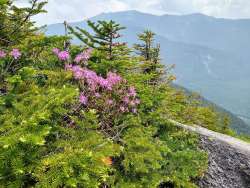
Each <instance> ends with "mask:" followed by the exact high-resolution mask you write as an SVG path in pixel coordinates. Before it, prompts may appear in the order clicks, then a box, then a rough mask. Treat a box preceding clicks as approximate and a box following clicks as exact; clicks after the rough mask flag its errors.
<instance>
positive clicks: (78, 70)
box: [65, 64, 123, 91]
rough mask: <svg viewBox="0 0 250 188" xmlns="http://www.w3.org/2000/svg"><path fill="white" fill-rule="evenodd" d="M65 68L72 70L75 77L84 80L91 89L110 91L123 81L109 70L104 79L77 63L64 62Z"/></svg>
mask: <svg viewBox="0 0 250 188" xmlns="http://www.w3.org/2000/svg"><path fill="white" fill-rule="evenodd" d="M65 69H66V70H70V71H72V72H73V75H74V78H75V79H77V80H81V81H84V83H86V84H87V85H88V87H89V88H90V90H91V91H95V90H98V89H106V90H110V91H111V90H112V87H113V86H115V85H117V84H118V83H121V82H122V81H123V79H122V78H121V77H120V76H119V75H117V74H115V73H111V72H109V73H108V75H107V78H106V79H104V78H103V77H101V76H98V75H97V74H96V72H94V71H92V70H89V69H87V68H82V67H80V66H79V65H70V64H66V65H65Z"/></svg>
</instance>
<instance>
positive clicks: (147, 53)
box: [134, 30, 164, 82]
mask: <svg viewBox="0 0 250 188" xmlns="http://www.w3.org/2000/svg"><path fill="white" fill-rule="evenodd" d="M154 37H155V33H154V32H152V31H150V30H145V31H144V32H143V33H141V34H139V35H138V39H139V40H140V41H141V42H142V43H140V44H135V45H134V49H135V51H136V53H137V54H138V55H139V56H140V57H141V58H142V62H143V64H142V68H143V72H144V73H145V74H152V77H153V78H152V80H151V81H153V82H158V81H159V79H160V78H161V76H162V74H163V73H164V69H163V65H161V62H160V45H159V44H156V45H155V44H154Z"/></svg>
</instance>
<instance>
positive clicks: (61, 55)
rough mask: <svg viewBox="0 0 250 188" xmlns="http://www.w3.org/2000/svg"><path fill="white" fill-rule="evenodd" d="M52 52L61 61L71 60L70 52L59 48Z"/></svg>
mask: <svg viewBox="0 0 250 188" xmlns="http://www.w3.org/2000/svg"><path fill="white" fill-rule="evenodd" d="M52 51H53V53H54V54H55V55H57V57H58V59H59V60H61V61H67V60H69V58H70V55H69V52H68V51H60V50H59V49H58V48H54V49H53V50H52Z"/></svg>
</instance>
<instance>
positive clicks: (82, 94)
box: [79, 93, 88, 105]
mask: <svg viewBox="0 0 250 188" xmlns="http://www.w3.org/2000/svg"><path fill="white" fill-rule="evenodd" d="M79 101H80V103H81V104H84V105H87V104H88V97H86V96H85V95H84V93H81V94H80V97H79Z"/></svg>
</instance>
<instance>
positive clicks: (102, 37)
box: [69, 20, 126, 60]
mask: <svg viewBox="0 0 250 188" xmlns="http://www.w3.org/2000/svg"><path fill="white" fill-rule="evenodd" d="M87 23H88V26H89V27H90V28H91V29H92V30H93V32H94V34H93V35H92V34H90V33H89V32H88V31H86V30H84V29H82V28H79V27H76V29H74V28H72V27H70V26H69V29H70V31H71V33H72V34H74V35H75V36H76V37H77V38H78V39H79V40H81V41H82V42H83V43H84V44H86V45H87V46H88V47H91V48H95V49H98V50H101V51H103V52H106V53H107V56H108V59H109V60H113V59H114V58H115V56H116V55H117V54H116V52H115V49H116V48H117V47H124V46H126V44H125V43H119V42H118V39H120V37H121V35H120V34H119V32H120V31H121V30H123V29H125V27H122V26H120V24H117V23H116V22H114V21H113V20H111V21H98V22H97V23H95V22H92V21H90V20H88V21H87Z"/></svg>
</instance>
